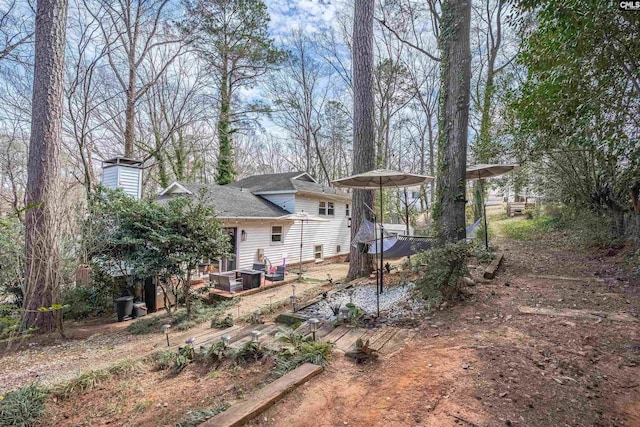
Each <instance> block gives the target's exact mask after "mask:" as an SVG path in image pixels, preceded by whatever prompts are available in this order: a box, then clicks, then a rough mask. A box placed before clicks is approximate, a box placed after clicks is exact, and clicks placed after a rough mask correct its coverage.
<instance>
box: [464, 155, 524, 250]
mask: <svg viewBox="0 0 640 427" xmlns="http://www.w3.org/2000/svg"><path fill="white" fill-rule="evenodd" d="M519 167H520V166H518V165H496V164H494V165H487V164H478V165H473V166H467V179H468V180H470V181H473V180H478V179H480V180H482V179H487V178H493V177H496V176H500V175H503V174H505V173H507V172H511V171H513V170H516V169H518V168H519ZM480 188H481V193H482V194H484V190H483V189H482V181H480ZM483 197H484V196H483ZM482 214H483V216H484V248H485V249H487V250H488V249H489V233H488V232H487V207H486V206H485V204H484V200H483V201H482Z"/></svg>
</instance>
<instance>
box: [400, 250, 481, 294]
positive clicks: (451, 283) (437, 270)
mask: <svg viewBox="0 0 640 427" xmlns="http://www.w3.org/2000/svg"><path fill="white" fill-rule="evenodd" d="M471 256H472V251H471V249H470V246H469V244H467V243H466V242H464V241H461V242H458V243H449V244H446V245H444V246H437V247H434V248H431V249H429V250H428V251H425V252H422V253H419V254H417V255H416V256H415V257H413V259H412V260H411V261H412V266H413V271H414V273H416V274H417V275H418V276H419V277H418V279H417V280H416V288H417V289H419V290H420V293H421V295H422V298H424V299H425V300H428V301H429V302H430V303H431V304H434V305H437V304H439V303H440V302H442V301H444V300H453V299H455V298H457V297H458V296H459V295H460V293H461V290H462V286H461V283H460V282H461V280H462V277H464V275H465V274H466V273H467V260H468V259H469V258H470V257H471Z"/></svg>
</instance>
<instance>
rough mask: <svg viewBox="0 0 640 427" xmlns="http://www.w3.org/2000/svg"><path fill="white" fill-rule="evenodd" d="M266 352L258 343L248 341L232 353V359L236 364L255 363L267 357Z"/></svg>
mask: <svg viewBox="0 0 640 427" xmlns="http://www.w3.org/2000/svg"><path fill="white" fill-rule="evenodd" d="M268 353H269V352H268V350H266V349H265V348H264V347H263V346H261V345H260V343H259V342H255V341H249V342H247V343H246V344H245V345H243V346H242V347H240V348H239V349H237V350H236V351H234V352H233V354H232V357H233V360H234V361H236V362H245V363H246V362H257V361H258V360H261V359H262V358H263V357H265V356H266V355H268Z"/></svg>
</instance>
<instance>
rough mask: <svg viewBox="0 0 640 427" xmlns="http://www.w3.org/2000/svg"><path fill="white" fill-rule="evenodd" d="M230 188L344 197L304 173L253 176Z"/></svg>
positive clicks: (258, 192) (254, 191) (340, 192)
mask: <svg viewBox="0 0 640 427" xmlns="http://www.w3.org/2000/svg"><path fill="white" fill-rule="evenodd" d="M297 177H298V178H297ZM296 178H297V179H296ZM229 186H233V187H238V188H246V189H248V190H249V191H251V192H252V193H257V194H260V193H264V192H271V191H283V192H285V191H292V192H299V191H301V192H305V193H315V194H319V195H323V194H325V195H327V194H333V195H344V193H343V192H342V191H339V190H336V189H335V188H333V187H329V186H327V185H323V184H318V183H317V182H314V181H312V180H311V178H310V176H309V175H308V174H306V173H305V172H302V171H297V172H286V173H271V174H264V175H253V176H249V177H247V178H244V179H241V180H240V181H237V182H234V183H232V184H229Z"/></svg>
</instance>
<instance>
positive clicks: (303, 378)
mask: <svg viewBox="0 0 640 427" xmlns="http://www.w3.org/2000/svg"><path fill="white" fill-rule="evenodd" d="M321 372H322V366H318V365H313V364H311V363H305V364H304V365H302V366H299V367H297V368H296V369H294V370H293V371H291V372H289V373H288V374H286V375H284V376H283V377H281V378H279V379H277V380H275V381H274V382H272V383H271V384H269V385H267V386H265V387H264V388H262V389H260V390H258V391H257V392H255V393H254V394H253V395H251V396H249V397H248V398H247V399H245V400H244V401H242V402H240V403H237V404H235V405H233V406H231V407H230V408H229V409H227V410H226V411H224V412H221V413H219V414H218V415H216V416H215V417H213V418H211V419H209V420H208V421H206V422H204V423H202V424H200V426H201V427H235V426H241V425H243V424H245V423H247V422H248V421H250V420H251V419H253V418H255V417H256V416H257V415H259V414H261V413H262V412H264V411H265V410H266V409H267V408H269V407H270V406H271V405H273V404H274V403H275V402H276V401H278V400H279V399H281V398H282V397H283V396H284V395H285V394H287V393H289V392H290V391H291V390H293V389H295V388H296V387H298V386H300V385H302V384H304V383H306V382H307V381H309V380H310V379H311V378H313V377H315V376H316V375H318V374H320V373H321Z"/></svg>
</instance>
